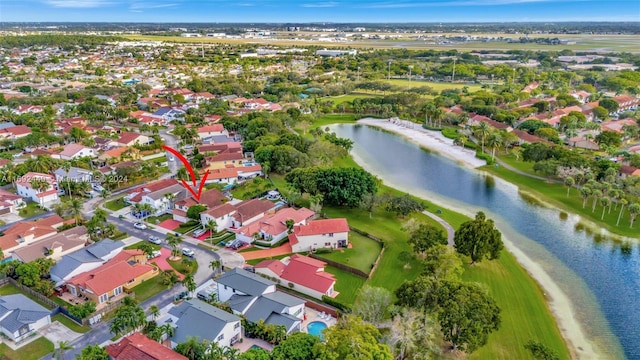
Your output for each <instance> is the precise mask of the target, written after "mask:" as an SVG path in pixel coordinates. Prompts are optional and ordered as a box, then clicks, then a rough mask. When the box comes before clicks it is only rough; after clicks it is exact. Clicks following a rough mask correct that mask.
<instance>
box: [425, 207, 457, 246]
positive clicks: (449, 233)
mask: <svg viewBox="0 0 640 360" xmlns="http://www.w3.org/2000/svg"><path fill="white" fill-rule="evenodd" d="M422 213H423V214H425V215H427V216H428V217H430V218H432V219H433V220H435V221H437V222H438V223H439V224H440V225H442V226H444V228H445V230H447V244H448V245H449V246H454V245H455V243H454V242H453V237H454V236H455V234H456V231H455V229H454V228H453V226H451V224H449V223H448V222H446V221H445V220H444V219H443V218H441V217H440V216H438V215H436V214H433V213H430V212H428V211H423V212H422Z"/></svg>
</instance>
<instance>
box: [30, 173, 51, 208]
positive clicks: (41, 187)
mask: <svg viewBox="0 0 640 360" xmlns="http://www.w3.org/2000/svg"><path fill="white" fill-rule="evenodd" d="M29 185H31V187H32V188H33V189H34V190H36V191H37V192H39V193H41V192H44V191H46V190H48V189H49V187H50V186H51V184H50V183H49V182H48V181H47V180H45V179H43V178H39V177H37V178H34V179H31V181H29ZM43 199H44V198H40V206H44V200H43Z"/></svg>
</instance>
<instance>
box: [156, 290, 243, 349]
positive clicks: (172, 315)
mask: <svg viewBox="0 0 640 360" xmlns="http://www.w3.org/2000/svg"><path fill="white" fill-rule="evenodd" d="M167 323H168V324H172V326H174V327H175V334H174V335H173V337H171V347H175V346H176V345H178V344H179V343H182V342H185V341H187V340H188V339H189V338H190V337H195V338H196V339H197V340H198V341H202V340H207V341H209V342H214V343H216V344H218V345H219V346H231V345H233V344H235V343H236V342H238V341H240V339H241V338H242V325H241V319H240V318H239V317H238V316H237V315H234V314H231V313H228V312H226V311H224V310H222V309H219V308H217V307H215V306H213V305H211V304H208V303H206V302H204V301H202V300H198V299H190V300H187V301H184V302H182V303H181V304H180V305H178V306H175V307H173V308H171V310H169V312H168V314H167V315H166V316H164V317H163V318H161V319H159V320H158V325H162V324H167Z"/></svg>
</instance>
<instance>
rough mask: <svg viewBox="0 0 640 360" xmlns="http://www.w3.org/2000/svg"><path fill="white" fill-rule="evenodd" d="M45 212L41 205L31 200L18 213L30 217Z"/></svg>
mask: <svg viewBox="0 0 640 360" xmlns="http://www.w3.org/2000/svg"><path fill="white" fill-rule="evenodd" d="M43 213H44V210H42V209H41V208H40V205H38V204H37V203H34V202H31V201H30V202H28V203H27V206H25V207H23V208H22V209H20V211H19V212H18V215H20V216H21V217H23V218H28V217H31V216H35V215H38V214H43Z"/></svg>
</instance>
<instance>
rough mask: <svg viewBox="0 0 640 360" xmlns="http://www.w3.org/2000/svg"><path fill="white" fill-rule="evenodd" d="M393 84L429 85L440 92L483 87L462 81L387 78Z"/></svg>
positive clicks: (405, 85) (473, 89) (475, 89)
mask: <svg viewBox="0 0 640 360" xmlns="http://www.w3.org/2000/svg"><path fill="white" fill-rule="evenodd" d="M385 81H386V82H388V83H390V84H391V85H395V86H400V87H406V88H408V87H412V88H414V87H423V86H428V87H430V88H432V89H434V90H436V91H438V92H440V91H442V90H446V89H462V88H464V87H465V86H466V87H467V88H468V89H469V92H474V91H478V90H480V89H481V88H482V85H479V84H470V85H468V84H462V83H450V82H433V81H418V80H411V81H409V80H408V79H407V80H403V79H391V80H385Z"/></svg>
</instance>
